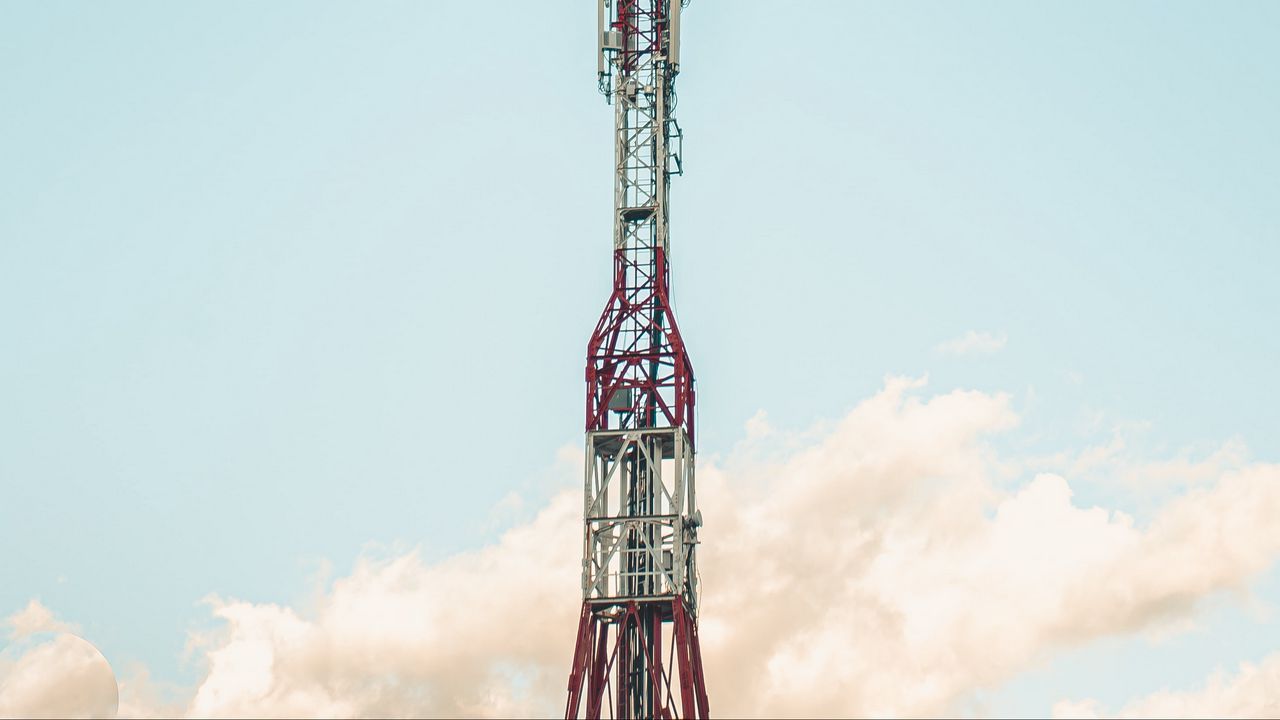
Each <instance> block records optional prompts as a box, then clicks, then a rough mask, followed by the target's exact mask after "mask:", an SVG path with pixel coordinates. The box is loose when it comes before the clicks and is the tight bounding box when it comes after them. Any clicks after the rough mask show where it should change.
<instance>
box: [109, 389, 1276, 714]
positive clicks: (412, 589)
mask: <svg viewBox="0 0 1280 720" xmlns="http://www.w3.org/2000/svg"><path fill="white" fill-rule="evenodd" d="M921 385H922V381H920V380H909V379H900V378H891V379H889V380H888V381H887V382H886V385H885V388H884V390H883V391H881V392H880V393H878V394H876V395H875V396H874V397H872V398H869V399H867V400H866V401H864V402H863V403H861V404H860V405H859V406H858V407H857V408H855V409H854V410H853V411H852V412H850V413H849V415H848V416H846V417H845V418H843V419H841V420H840V421H839V422H837V423H833V424H830V425H821V426H819V427H820V428H821V430H819V431H806V432H804V433H797V434H788V433H786V432H784V431H779V430H777V429H774V428H769V427H768V426H767V424H766V422H765V420H764V418H763V416H759V417H757V418H755V419H753V421H752V423H751V431H750V432H749V433H748V435H747V437H746V438H745V439H743V440H742V441H741V442H740V443H739V445H738V446H736V447H735V449H734V451H733V453H731V454H730V455H729V456H728V457H727V458H725V459H724V460H722V461H715V462H711V461H707V460H706V459H705V458H704V460H703V463H702V467H700V469H699V498H700V501H701V503H702V508H703V514H704V516H705V517H706V520H707V524H706V527H705V529H704V532H703V541H704V544H703V545H702V549H701V553H702V555H701V567H702V578H703V581H704V586H703V595H702V613H703V614H702V620H701V636H702V640H703V649H704V659H705V662H706V669H707V673H708V684H709V689H710V693H711V699H712V710H713V711H714V712H715V713H716V714H718V715H729V716H770V717H774V716H813V715H822V716H826V715H939V714H952V713H953V712H955V711H956V709H957V708H960V707H963V706H964V705H965V703H966V702H968V701H969V700H970V699H971V698H972V697H973V693H974V691H976V690H979V689H983V688H991V687H994V686H997V685H999V684H1000V683H1001V682H1003V681H1004V680H1006V679H1008V678H1010V677H1011V676H1013V675H1015V674H1017V673H1018V672H1020V671H1022V670H1023V669H1025V668H1026V667H1027V666H1028V665H1029V664H1030V663H1033V662H1035V661H1038V660H1039V659H1041V658H1043V657H1044V656H1045V655H1047V654H1050V653H1052V652H1053V651H1054V650H1055V649H1057V648H1061V647H1064V646H1069V645H1077V644H1080V643H1085V642H1088V641H1090V640H1091V639H1095V638H1099V637H1104V636H1108V635H1116V634H1124V633H1131V632H1135V631H1147V630H1153V629H1161V628H1169V627H1176V626H1177V624H1178V623H1179V622H1185V621H1186V620H1187V619H1188V618H1191V617H1193V616H1194V614H1195V611H1196V608H1197V604H1198V602H1199V601H1200V600H1201V599H1202V598H1205V597H1207V596H1210V595H1212V594H1214V593H1217V592H1219V591H1223V590H1227V589H1236V588H1240V587H1243V586H1245V585H1246V584H1247V583H1248V582H1249V580H1250V578H1251V577H1253V576H1254V575H1256V574H1257V573H1259V572H1261V571H1262V570H1263V569H1265V568H1266V567H1267V566H1268V565H1269V564H1271V563H1272V562H1274V560H1275V559H1276V558H1277V556H1280V524H1277V523H1275V522H1274V518H1275V517H1277V516H1280V467H1277V466H1273V465H1263V464H1244V463H1243V461H1242V458H1243V454H1241V453H1234V452H1232V453H1226V454H1223V455H1221V456H1219V457H1218V459H1217V462H1219V465H1218V466H1217V468H1218V470H1219V471H1220V472H1219V473H1218V475H1217V476H1216V477H1215V478H1213V479H1211V480H1208V481H1205V482H1201V483H1197V484H1196V486H1195V487H1194V488H1192V489H1190V490H1188V491H1187V492H1185V493H1183V494H1182V495H1179V496H1177V497H1176V499H1174V500H1172V501H1170V502H1168V503H1166V504H1164V505H1163V506H1161V507H1160V508H1158V509H1157V510H1156V511H1155V512H1154V514H1153V515H1152V516H1151V517H1152V520H1151V521H1150V522H1149V523H1145V524H1139V523H1137V522H1136V521H1135V520H1134V519H1133V518H1131V517H1129V516H1128V515H1126V514H1124V513H1121V512H1113V511H1110V510H1107V509H1103V508H1096V507H1095V508H1088V507H1081V506H1078V505H1076V504H1075V502H1074V501H1073V498H1072V491H1071V486H1070V484H1069V482H1068V480H1067V479H1066V478H1064V477H1063V476H1061V475H1056V474H1039V475H1034V476H1032V477H1030V478H1029V479H1027V480H1025V481H1023V482H1021V483H1020V484H1019V483H1012V484H1011V480H1014V479H1015V478H1013V477H1011V473H1013V472H1015V471H1016V468H1017V467H1019V463H1018V462H1014V461H1011V460H1009V459H1006V458H1001V457H999V456H998V455H997V454H996V453H995V452H994V450H993V449H992V448H991V447H990V446H989V445H988V444H987V439H988V438H989V437H990V436H992V435H993V434H996V433H1000V432H1004V431H1006V430H1008V429H1010V428H1012V427H1014V426H1015V425H1016V424H1017V422H1018V418H1017V416H1016V415H1015V413H1014V412H1013V411H1012V410H1011V408H1010V400H1009V398H1008V397H1007V396H1004V395H990V394H985V393H979V392H965V391H954V392H950V393H945V394H941V395H936V396H933V397H928V398H926V397H922V396H921V395H922V391H921ZM1116 452H1117V453H1122V449H1117V450H1116ZM565 459H566V460H567V461H569V462H568V464H571V465H573V466H578V465H579V464H580V457H579V459H578V461H574V460H573V458H565ZM567 472H568V471H567ZM572 485H573V486H574V487H572V488H571V489H568V490H566V491H564V492H562V493H560V494H558V495H557V496H556V497H555V498H554V499H553V500H552V501H551V502H550V503H549V504H548V505H547V506H546V507H545V508H544V509H542V511H541V512H539V513H538V514H537V515H536V517H534V519H533V520H531V521H529V522H527V523H523V524H520V525H518V526H516V527H514V528H512V529H511V530H509V531H508V532H506V533H505V534H504V535H503V536H502V537H501V539H500V540H499V541H498V542H497V543H495V544H493V545H491V546H489V547H485V548H482V549H480V550H476V551H473V552H468V553H463V554H460V555H457V556H454V557H452V558H448V559H446V560H443V561H441V562H436V563H424V562H423V561H422V560H421V559H420V558H419V557H418V556H417V555H416V554H413V553H410V554H407V555H400V556H391V557H383V558H375V557H369V558H366V559H364V560H362V561H360V562H359V563H358V565H357V566H356V568H355V570H354V571H353V572H352V573H351V574H350V575H348V576H347V577H344V578H341V579H339V580H337V581H335V582H334V583H332V585H331V586H330V587H327V588H322V589H321V591H320V592H319V593H318V596H317V599H316V600H315V601H314V603H313V605H314V607H313V608H312V609H310V610H308V611H306V612H303V611H300V610H297V609H294V608H290V607H283V606H278V605H271V604H261V603H253V602H246V601H239V600H232V599H213V600H211V601H210V605H211V607H212V611H213V613H214V615H215V616H216V617H217V618H219V619H220V620H222V627H221V630H219V631H218V632H215V633H212V634H209V635H202V636H196V637H195V638H194V639H193V647H194V648H195V649H196V651H197V652H198V653H199V654H200V655H201V656H202V657H203V658H204V659H205V660H207V667H208V671H207V674H206V675H205V677H204V678H203V680H202V681H201V682H200V684H199V686H198V687H197V688H195V689H194V690H193V691H192V693H191V695H190V701H189V703H188V706H187V708H186V711H187V713H188V714H191V715H195V716H211V715H218V716H237V715H252V716H315V715H325V716H328V715H333V716H348V715H468V716H497V715H524V716H527V715H536V716H544V715H554V714H557V713H558V712H560V708H561V707H562V703H563V701H564V688H565V682H566V673H567V670H568V662H569V655H570V652H571V650H572V648H571V646H570V644H571V642H572V637H571V636H572V635H573V629H574V626H575V620H576V613H577V610H578V603H579V591H578V587H579V579H580V578H579V573H580V569H579V560H580V552H581V543H582V539H581V524H580V523H581V520H580V514H581V511H582V508H581V499H580V497H579V495H578V493H579V492H580V489H578V488H579V486H578V483H577V481H576V478H575V479H574V481H573V482H572ZM1010 487H1012V489H1011V490H1009V489H1006V488H1010ZM123 686H124V687H126V688H129V690H128V692H127V693H126V694H127V695H128V701H127V702H126V703H125V707H126V708H127V709H128V711H129V712H131V713H138V714H147V713H151V712H158V711H155V710H153V709H151V708H150V707H149V706H148V705H147V703H146V701H145V698H146V696H147V692H146V690H147V688H146V681H145V678H138V677H130V678H129V679H128V680H126V682H125V683H124V685H123ZM1047 709H1048V708H1046V710H1047Z"/></svg>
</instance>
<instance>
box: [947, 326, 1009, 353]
mask: <svg viewBox="0 0 1280 720" xmlns="http://www.w3.org/2000/svg"><path fill="white" fill-rule="evenodd" d="M1008 341H1009V338H1008V336H1007V335H1005V334H1004V333H1000V334H999V335H993V334H992V333H989V332H977V331H974V330H970V331H968V332H966V333H965V334H963V335H961V336H960V337H957V338H952V339H950V340H947V341H946V342H942V343H939V344H938V345H937V346H936V347H934V350H935V351H937V352H939V353H942V354H943V355H990V354H991V353H994V352H998V351H1000V350H1001V349H1003V348H1004V346H1005V343H1007V342H1008Z"/></svg>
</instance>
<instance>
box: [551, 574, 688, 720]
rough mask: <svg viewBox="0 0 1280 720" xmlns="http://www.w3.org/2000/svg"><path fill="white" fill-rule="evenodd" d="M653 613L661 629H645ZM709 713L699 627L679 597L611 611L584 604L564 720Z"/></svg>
mask: <svg viewBox="0 0 1280 720" xmlns="http://www.w3.org/2000/svg"><path fill="white" fill-rule="evenodd" d="M655 613H657V614H660V616H661V617H660V618H659V619H660V620H664V621H665V622H658V623H646V616H648V615H652V614H655ZM667 624H669V625H670V626H671V628H670V629H669V630H665V629H664V627H665V625H667ZM664 647H665V648H667V651H666V656H665V657H664V656H663V648H664ZM629 658H630V659H631V661H630V662H628V659H629ZM636 659H639V660H641V661H642V662H635V660H636ZM637 690H642V691H643V692H637ZM637 698H647V699H649V702H647V703H637V702H636V700H637ZM707 706H708V702H707V691H706V682H705V680H704V678H703V674H702V645H701V642H700V641H699V639H698V624H697V622H696V621H695V620H694V616H693V613H692V611H691V610H690V609H689V608H688V607H686V606H685V605H684V603H683V602H682V601H681V600H680V598H678V597H676V598H673V599H671V600H668V601H665V602H663V603H660V604H654V603H649V604H648V605H647V606H646V605H642V604H641V603H638V602H627V603H624V604H621V605H618V606H616V607H614V608H611V609H610V610H608V611H598V610H595V609H593V608H592V606H590V605H583V607H582V615H581V617H580V618H579V620H578V635H577V643H576V650H575V652H574V661H573V670H572V671H571V672H570V674H569V698H568V701H567V702H566V704H565V713H564V715H565V718H567V719H574V718H577V717H578V713H579V712H580V711H581V712H583V713H585V715H586V716H587V717H588V718H599V717H614V718H676V717H684V718H705V717H708V716H709V715H708V707H707Z"/></svg>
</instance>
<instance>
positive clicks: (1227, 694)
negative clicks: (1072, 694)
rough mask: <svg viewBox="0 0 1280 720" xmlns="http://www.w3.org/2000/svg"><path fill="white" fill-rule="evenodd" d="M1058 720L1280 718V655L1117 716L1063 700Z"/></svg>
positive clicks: (1165, 693) (1089, 703)
mask: <svg viewBox="0 0 1280 720" xmlns="http://www.w3.org/2000/svg"><path fill="white" fill-rule="evenodd" d="M1053 715H1054V717H1058V718H1101V717H1118V718H1147V717H1150V718H1171V717H1183V718H1262V717H1280V653H1276V654H1274V655H1270V656H1268V657H1267V658H1266V659H1264V660H1263V661H1262V662H1261V663H1258V664H1256V665H1255V664H1253V663H1248V662H1245V663H1241V664H1240V667H1239V669H1238V670H1237V671H1236V672H1235V673H1234V674H1229V673H1225V672H1222V671H1218V672H1215V673H1214V674H1213V675H1210V676H1209V678H1208V680H1206V681H1205V683H1204V686H1203V687H1201V688H1199V689H1197V690H1193V691H1187V692H1173V691H1169V690H1161V691H1160V692H1157V693H1153V694H1151V695H1148V696H1146V697H1144V698H1140V699H1138V700H1134V701H1132V702H1130V703H1128V704H1127V705H1125V706H1124V709H1122V710H1120V711H1119V712H1118V713H1115V714H1114V715H1112V714H1108V713H1106V712H1104V711H1103V710H1102V709H1101V707H1100V705H1099V703H1098V702H1097V701H1096V700H1083V701H1063V702H1059V703H1057V704H1056V705H1054V707H1053Z"/></svg>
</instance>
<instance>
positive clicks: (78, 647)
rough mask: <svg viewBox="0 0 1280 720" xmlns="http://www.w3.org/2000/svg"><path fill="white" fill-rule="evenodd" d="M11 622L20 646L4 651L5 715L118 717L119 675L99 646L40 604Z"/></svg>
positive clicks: (0, 678)
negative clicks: (71, 631) (71, 628)
mask: <svg viewBox="0 0 1280 720" xmlns="http://www.w3.org/2000/svg"><path fill="white" fill-rule="evenodd" d="M5 624H6V625H8V626H9V627H10V630H11V631H10V637H11V638H12V639H13V640H15V641H20V642H14V643H13V644H12V645H10V646H9V647H7V648H5V650H4V652H3V653H0V717H40V718H45V717H52V718H72V717H75V718H80V717H89V718H97V717H115V715H116V707H117V703H118V700H119V696H118V690H117V687H116V679H115V674H114V673H113V672H112V671H111V665H110V664H108V663H107V660H106V658H104V657H103V656H102V653H100V652H98V649H97V648H95V647H94V646H93V645H92V644H90V643H89V642H88V641H86V640H84V639H83V638H80V637H77V636H75V635H72V634H71V633H70V632H66V630H67V629H68V628H69V627H70V626H69V625H67V624H66V623H63V622H60V621H58V620H57V619H56V618H54V615H53V613H52V612H51V611H50V610H49V609H48V608H46V607H44V606H43V605H41V604H40V603H38V602H36V601H35V600H32V601H31V602H30V603H29V604H28V605H27V607H26V608H25V609H23V610H21V611H19V612H17V613H15V614H13V615H10V616H9V617H8V618H6V620H5Z"/></svg>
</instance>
